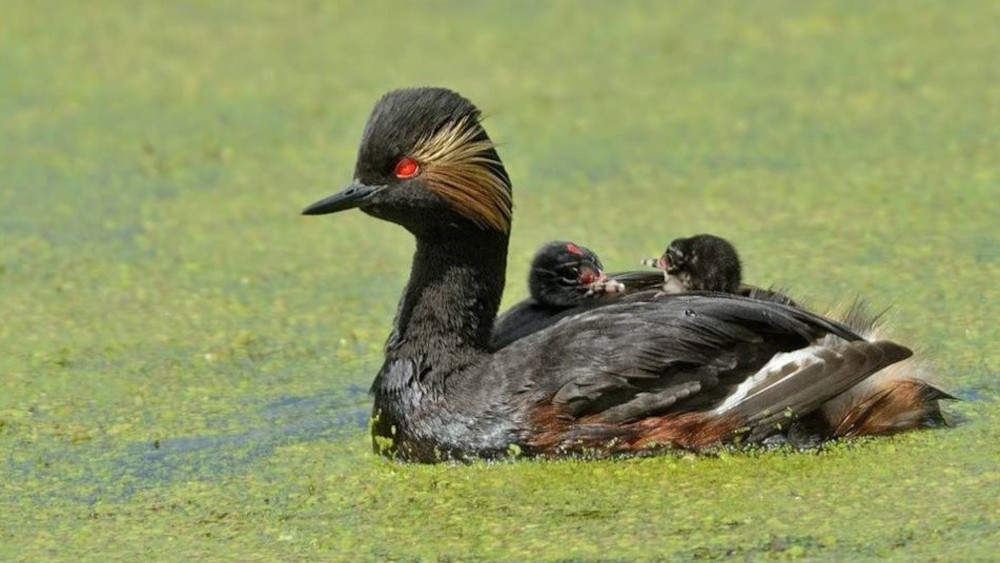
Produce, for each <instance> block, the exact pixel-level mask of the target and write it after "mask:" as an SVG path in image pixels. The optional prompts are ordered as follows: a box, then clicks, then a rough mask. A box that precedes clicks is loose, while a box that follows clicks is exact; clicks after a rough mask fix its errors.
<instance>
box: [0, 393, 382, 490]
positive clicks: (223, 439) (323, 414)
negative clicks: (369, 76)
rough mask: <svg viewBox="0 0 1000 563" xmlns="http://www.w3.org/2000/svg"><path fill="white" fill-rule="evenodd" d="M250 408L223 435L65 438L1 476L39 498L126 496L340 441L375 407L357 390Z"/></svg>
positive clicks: (13, 458)
mask: <svg viewBox="0 0 1000 563" xmlns="http://www.w3.org/2000/svg"><path fill="white" fill-rule="evenodd" d="M248 411H249V412H245V413H239V414H234V415H233V418H234V419H239V420H237V421H236V422H238V423H240V424H241V425H243V426H246V427H247V428H246V430H244V431H241V432H236V433H230V434H225V435H214V436H185V437H177V438H165V439H158V440H153V441H143V442H140V443H136V442H130V443H121V442H113V441H94V442H89V443H83V444H75V445H68V444H67V445H62V446H61V447H60V446H57V447H54V448H51V449H46V450H44V451H40V452H37V453H36V455H32V456H30V457H25V456H19V455H16V454H14V453H11V454H9V455H8V456H7V459H6V463H5V465H6V469H5V471H4V474H5V477H6V479H7V480H8V482H12V483H17V484H16V485H15V486H14V487H13V489H15V490H21V491H24V492H25V494H26V495H27V496H28V497H30V498H32V499H33V500H35V501H36V502H38V503H40V504H46V503H50V502H52V501H54V500H60V501H71V502H77V503H85V504H87V505H89V506H92V505H94V504H96V503H98V502H108V501H111V502H115V501H121V500H126V499H128V498H130V497H131V496H133V495H134V494H136V493H138V492H142V491H148V490H152V489H156V488H159V487H164V486H169V485H171V484H174V483H183V482H186V481H209V482H212V481H220V480H222V479H224V478H227V477H232V476H237V475H242V474H245V473H247V472H250V471H252V470H253V468H254V467H255V466H257V465H258V464H260V463H262V462H264V461H266V460H268V459H269V458H270V457H271V456H273V455H274V453H275V451H276V450H277V449H278V448H280V447H283V446H289V445H293V444H298V443H310V442H331V443H335V442H338V441H343V440H345V439H348V438H349V437H351V436H356V435H357V433H359V432H362V431H363V430H364V429H365V428H366V427H367V425H368V418H369V412H370V407H369V406H368V404H367V399H364V398H361V397H359V393H358V392H357V390H355V391H351V392H349V393H347V394H346V395H345V393H343V392H342V391H338V392H337V393H332V392H323V393H321V394H317V395H311V396H286V397H281V398H278V399H275V400H272V401H269V402H267V403H265V404H263V405H260V406H258V407H257V408H256V409H253V408H252V407H251V408H248ZM234 424H235V422H234Z"/></svg>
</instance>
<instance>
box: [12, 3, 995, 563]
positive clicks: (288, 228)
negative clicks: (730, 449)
mask: <svg viewBox="0 0 1000 563" xmlns="http://www.w3.org/2000/svg"><path fill="white" fill-rule="evenodd" d="M0 11H2V17H0V385H2V393H0V477H2V480H0V560H4V561H7V560H83V561H90V560H98V561H108V560H126V561H139V560H176V561H187V560H204V561H211V560H234V561H254V560H259V561H275V560H352V561H353V560H424V561H434V560H453V561H461V560H479V561H484V560H496V559H499V560H525V559H531V560H573V561H598V560H616V561H630V560H659V559H662V560H675V559H701V558H708V559H717V558H718V559H724V558H734V559H737V560H743V559H761V558H797V557H803V558H807V559H813V560H858V559H872V558H880V557H888V558H893V559H898V560H990V559H996V558H997V557H998V556H997V553H998V552H1000V463H998V462H1000V430H998V427H1000V385H998V382H997V381H998V371H1000V354H998V348H997V342H998V340H1000V338H998V337H1000V331H998V329H997V324H996V320H997V319H998V316H1000V305H998V303H1000V299H998V298H1000V290H998V286H1000V283H998V282H1000V133H998V131H1000V127H998V124H1000V87H998V84H1000V64H998V63H997V59H996V54H997V53H998V52H1000V34H997V33H996V25H997V22H998V21H1000V5H998V4H997V3H995V2H993V3H991V2H980V3H962V4H954V3H949V2H904V1H899V2H879V3H862V2H845V3H834V2H822V3H800V2H793V1H788V2H755V3H746V2H722V3H712V4H704V3H701V2H677V3H670V4H669V5H668V4H665V3H664V4H660V3H653V2H649V3H646V2H620V3H610V2H608V3H601V2H551V3H536V2H504V3H486V2H463V1H455V2H430V3H420V4H419V5H418V4H410V3H407V4H403V3H392V2H367V3H350V2H263V1H260V2H258V1H248V2H215V3H203V2H144V3H137V2H126V1H120V2H114V1H97V2H72V3H68V2H63V3H54V2H33V3H28V2H4V3H3V4H2V10H0ZM424 84H433V85H442V86H449V87H452V88H454V89H457V90H458V91H460V92H462V93H464V94H466V95H467V96H469V97H470V98H471V99H472V100H474V101H475V102H476V103H478V104H479V105H480V106H482V107H483V108H484V110H485V112H486V114H487V115H488V116H489V117H488V121H487V127H488V129H489V130H490V132H491V134H492V136H493V137H494V138H495V139H497V140H498V141H499V142H500V143H501V148H500V152H501V156H502V157H503V158H504V159H505V161H506V163H507V165H508V169H509V171H510V173H511V176H512V178H513V181H514V185H515V202H516V210H515V219H514V230H513V238H512V242H511V260H510V262H511V266H510V269H509V272H508V289H507V294H506V295H505V304H506V305H509V304H512V303H514V302H515V301H516V300H518V299H520V298H522V297H524V295H525V294H526V288H525V283H524V281H523V280H524V276H525V274H526V266H527V262H528V260H529V258H530V257H531V255H532V253H533V251H534V250H535V249H536V248H537V247H538V246H539V245H540V244H542V243H543V242H545V241H547V240H550V239H553V238H564V239H572V240H575V241H577V242H579V243H581V244H585V245H587V246H589V247H591V248H593V249H595V250H596V251H598V252H599V253H600V254H601V256H602V258H603V259H604V262H605V265H606V266H608V268H609V269H610V270H621V269H630V268H632V267H634V266H635V265H636V264H637V261H638V260H639V259H641V258H644V257H647V256H652V255H656V254H658V253H659V252H661V251H662V249H663V247H664V246H665V244H666V242H667V241H669V240H670V239H672V238H674V237H677V236H683V235H690V234H694V233H698V232H712V233H716V234H719V235H721V236H724V237H727V238H729V239H730V240H732V241H734V242H735V243H736V244H737V246H738V248H739V250H740V252H741V254H742V256H743V259H744V263H745V269H746V278H747V279H748V280H749V281H751V282H756V283H759V284H764V285H766V284H768V283H771V282H775V283H777V284H779V285H781V286H785V287H788V288H791V290H792V292H793V293H794V294H795V295H796V296H797V297H800V298H801V299H802V300H804V301H806V302H808V303H810V304H811V305H813V306H814V307H816V308H819V309H826V308H828V307H831V306H833V305H835V304H837V303H841V302H844V301H850V300H852V299H853V298H854V297H855V296H858V295H861V296H864V297H866V298H867V299H868V300H869V301H871V302H872V303H873V304H874V305H875V306H876V307H878V308H883V307H888V306H890V305H891V309H890V310H889V312H888V313H887V316H888V318H889V319H890V321H891V322H892V324H893V326H894V328H895V334H896V337H897V339H899V340H900V341H902V342H904V343H907V344H909V345H910V346H912V347H913V348H914V349H916V350H917V351H918V354H919V355H920V356H922V357H923V358H926V359H927V361H928V362H930V363H931V365H932V366H933V367H934V368H935V370H936V371H937V372H938V375H937V381H938V383H939V384H940V385H942V386H943V387H945V388H947V389H949V390H950V391H952V392H953V393H954V394H956V395H957V396H959V397H961V398H962V399H963V401H962V402H957V403H951V404H948V405H947V407H946V410H947V413H948V415H949V417H950V418H951V419H952V420H953V421H954V422H955V424H954V426H953V427H951V428H947V429H942V430H936V431H929V432H922V433H914V434H908V435H903V436H898V437H894V438H889V439H879V440H859V441H852V442H845V443H841V444H837V445H835V446H833V447H831V448H828V449H826V450H824V451H820V452H804V453H792V452H786V451H773V452H756V453H739V454H736V453H730V454H722V455H717V456H704V457H696V456H692V455H680V454H678V455H673V456H671V455H667V456H662V457H658V458H652V459H643V460H623V461H606V462H581V461H565V462H526V461H522V462H510V463H498V464H492V465H489V464H473V465H458V466H456V465H439V466H408V465H401V464H397V463H393V462H390V461H386V460H383V459H381V458H378V457H375V456H374V455H373V454H372V453H371V452H370V449H369V445H368V438H367V432H366V420H367V413H368V409H369V401H368V398H367V395H366V393H367V388H368V384H369V382H370V380H371V378H372V376H373V374H374V373H375V371H376V369H377V368H378V366H379V365H380V349H381V345H382V342H383V340H384V338H385V337H386V336H387V334H388V331H389V327H390V323H391V319H392V315H393V312H394V309H395V304H396V299H397V296H398V294H399V292H400V290H401V288H402V285H403V284H404V282H405V276H406V275H407V273H408V269H409V259H410V255H411V253H412V248H413V243H412V240H411V239H410V238H409V236H408V235H407V234H406V233H405V232H404V231H403V230H402V229H400V228H398V227H395V226H392V225H389V224H386V223H381V222H378V221H374V220H372V219H370V218H368V217H365V216H364V215H362V214H361V213H348V214H343V215H338V216H333V217H331V218H324V219H317V218H303V217H300V216H298V215H297V214H298V212H299V210H300V209H301V208H302V207H303V206H305V205H306V204H308V203H311V202H312V201H315V200H316V199H318V198H320V197H323V196H325V195H328V194H330V193H333V192H334V191H337V190H339V189H340V187H341V186H343V185H344V184H345V183H346V182H347V181H349V179H350V177H351V175H352V166H353V160H354V153H355V150H356V143H357V141H358V139H359V137H360V133H361V128H362V126H363V124H364V120H365V118H366V117H367V113H368V111H369V110H370V108H371V106H372V104H373V103H374V101H375V100H376V99H377V98H378V96H380V95H381V94H382V93H383V92H385V91H387V90H389V89H392V88H395V87H400V86H409V85H424Z"/></svg>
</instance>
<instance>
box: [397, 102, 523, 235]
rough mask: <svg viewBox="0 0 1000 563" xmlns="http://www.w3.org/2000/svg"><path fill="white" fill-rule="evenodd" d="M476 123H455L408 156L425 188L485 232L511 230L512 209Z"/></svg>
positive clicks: (498, 166) (504, 183)
mask: <svg viewBox="0 0 1000 563" xmlns="http://www.w3.org/2000/svg"><path fill="white" fill-rule="evenodd" d="M481 132H482V129H481V128H480V126H479V123H477V122H476V121H475V120H471V119H468V118H465V119H461V120H459V121H456V122H454V123H452V124H450V125H448V126H446V127H444V128H442V129H441V130H439V131H438V132H437V133H435V134H434V135H432V136H430V137H428V138H427V139H426V140H424V141H421V142H420V143H418V144H417V147H416V148H415V149H414V150H413V153H412V154H411V156H412V157H413V158H415V159H417V161H419V162H420V163H421V164H422V165H423V169H424V170H423V172H424V176H425V177H426V178H427V185H428V187H429V188H430V189H431V190H432V191H434V192H435V193H437V194H438V195H440V196H441V197H443V198H445V199H447V200H448V201H449V202H450V203H451V204H452V205H453V206H454V207H455V210H456V211H458V212H459V213H460V214H462V215H463V216H464V217H466V218H468V219H470V220H472V221H473V222H474V223H476V224H477V225H479V226H480V227H482V228H484V229H495V230H498V231H503V232H507V231H509V230H510V217H511V207H512V205H513V203H512V199H511V193H510V185H509V184H508V183H507V179H506V178H505V177H504V176H503V174H502V172H500V170H502V164H501V163H500V161H499V160H497V159H496V158H495V157H493V156H490V149H493V143H492V142H491V141H490V140H489V139H488V138H485V136H483V138H482V139H478V140H477V139H476V137H479V136H480V134H481Z"/></svg>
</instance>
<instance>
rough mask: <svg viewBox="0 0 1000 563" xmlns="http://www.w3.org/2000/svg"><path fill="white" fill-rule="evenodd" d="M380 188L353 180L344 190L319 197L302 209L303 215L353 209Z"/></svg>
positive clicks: (380, 187)
mask: <svg viewBox="0 0 1000 563" xmlns="http://www.w3.org/2000/svg"><path fill="white" fill-rule="evenodd" d="M381 189H382V186H366V185H364V184H361V183H359V182H354V183H352V184H351V185H350V186H347V189H345V190H344V191H342V192H340V193H337V194H334V195H332V196H330V197H328V198H326V199H321V200H320V201H317V202H316V203H314V204H312V205H310V206H309V207H306V208H305V209H303V210H302V214H303V215H326V214H327V213H336V212H338V211H345V210H347V209H353V208H355V207H357V206H359V205H361V204H362V203H364V202H365V200H367V199H368V198H369V197H371V196H372V195H374V194H375V193H377V192H378V191H379V190H381Z"/></svg>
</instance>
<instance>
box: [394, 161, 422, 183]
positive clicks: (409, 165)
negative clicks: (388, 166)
mask: <svg viewBox="0 0 1000 563" xmlns="http://www.w3.org/2000/svg"><path fill="white" fill-rule="evenodd" d="M392 173H393V174H395V175H396V177H397V178H399V179H400V180H406V179H409V178H412V177H414V176H416V175H417V174H420V163H418V162H417V161H416V160H413V159H412V158H410V157H408V156H404V157H403V158H401V159H399V162H397V163H396V168H395V170H393V172H392Z"/></svg>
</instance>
